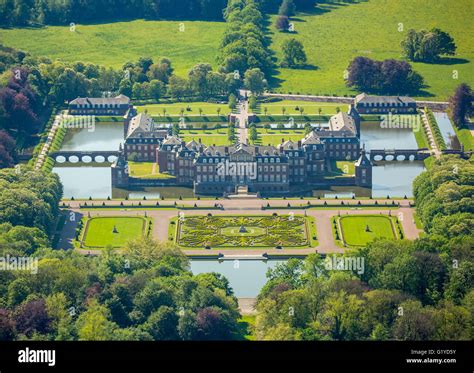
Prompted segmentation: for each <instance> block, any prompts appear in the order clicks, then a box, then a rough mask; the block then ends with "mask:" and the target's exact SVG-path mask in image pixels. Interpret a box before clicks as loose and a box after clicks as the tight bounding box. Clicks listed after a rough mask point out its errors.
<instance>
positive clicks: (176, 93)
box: [168, 75, 189, 99]
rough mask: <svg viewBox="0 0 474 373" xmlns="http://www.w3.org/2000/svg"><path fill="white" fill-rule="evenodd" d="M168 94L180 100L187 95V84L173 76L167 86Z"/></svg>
mask: <svg viewBox="0 0 474 373" xmlns="http://www.w3.org/2000/svg"><path fill="white" fill-rule="evenodd" d="M168 93H169V95H170V96H171V97H174V98H176V99H181V98H183V97H185V96H188V95H189V82H188V81H187V80H186V79H183V78H180V77H178V76H176V75H173V76H172V77H171V78H170V80H169V84H168Z"/></svg>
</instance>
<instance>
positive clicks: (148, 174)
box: [128, 161, 174, 179]
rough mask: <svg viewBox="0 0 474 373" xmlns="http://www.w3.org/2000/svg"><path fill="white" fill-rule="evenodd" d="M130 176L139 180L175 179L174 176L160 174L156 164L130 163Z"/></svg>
mask: <svg viewBox="0 0 474 373" xmlns="http://www.w3.org/2000/svg"><path fill="white" fill-rule="evenodd" d="M128 167H129V175H130V176H131V177H136V178H139V179H173V178H174V176H171V175H168V174H162V173H160V170H159V168H158V164H157V163H154V162H131V161H129V162H128Z"/></svg>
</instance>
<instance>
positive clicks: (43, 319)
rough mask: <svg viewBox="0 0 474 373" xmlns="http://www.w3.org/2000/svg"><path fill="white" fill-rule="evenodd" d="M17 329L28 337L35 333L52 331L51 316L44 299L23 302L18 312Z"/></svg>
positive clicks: (16, 318) (16, 316)
mask: <svg viewBox="0 0 474 373" xmlns="http://www.w3.org/2000/svg"><path fill="white" fill-rule="evenodd" d="M14 318H15V324H16V328H17V331H18V332H19V333H22V334H24V335H26V336H28V337H31V336H32V334H33V333H35V332H36V333H39V334H46V333H48V332H49V331H50V322H51V320H50V318H49V315H48V312H47V311H46V304H45V302H44V299H38V300H32V301H29V302H26V303H23V304H22V305H21V306H20V307H19V309H18V310H17V312H16V315H15V316H14Z"/></svg>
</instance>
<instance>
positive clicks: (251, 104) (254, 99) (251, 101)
mask: <svg viewBox="0 0 474 373" xmlns="http://www.w3.org/2000/svg"><path fill="white" fill-rule="evenodd" d="M257 105H258V101H257V97H255V96H250V98H249V108H250V109H252V110H253V111H255V110H256V109H257Z"/></svg>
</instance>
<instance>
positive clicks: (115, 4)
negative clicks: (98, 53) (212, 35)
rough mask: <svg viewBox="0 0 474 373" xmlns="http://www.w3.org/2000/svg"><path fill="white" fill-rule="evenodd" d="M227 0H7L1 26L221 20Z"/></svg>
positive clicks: (2, 4)
mask: <svg viewBox="0 0 474 373" xmlns="http://www.w3.org/2000/svg"><path fill="white" fill-rule="evenodd" d="M225 6H226V0H180V1H179V2H177V1H175V0H62V1H57V0H5V1H2V2H0V25H1V26H27V25H31V24H41V25H43V24H46V25H50V24H70V23H87V22H98V21H116V20H122V19H135V18H146V19H193V20H194V19H200V20H217V21H219V20H222V11H223V9H224V8H225Z"/></svg>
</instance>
